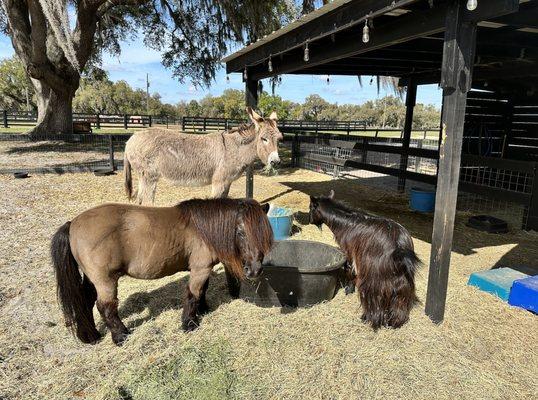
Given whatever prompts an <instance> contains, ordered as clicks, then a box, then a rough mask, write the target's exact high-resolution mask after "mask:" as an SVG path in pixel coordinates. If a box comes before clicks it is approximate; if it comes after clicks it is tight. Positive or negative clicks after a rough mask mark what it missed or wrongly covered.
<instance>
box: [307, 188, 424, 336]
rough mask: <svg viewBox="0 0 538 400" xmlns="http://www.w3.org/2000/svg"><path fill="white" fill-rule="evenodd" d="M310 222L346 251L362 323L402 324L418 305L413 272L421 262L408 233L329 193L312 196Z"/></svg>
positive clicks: (397, 325)
mask: <svg viewBox="0 0 538 400" xmlns="http://www.w3.org/2000/svg"><path fill="white" fill-rule="evenodd" d="M310 223H311V224H315V225H317V226H318V227H319V228H321V225H322V224H325V225H327V226H328V227H329V229H330V230H331V231H332V232H333V233H334V236H335V239H336V241H337V243H338V245H339V246H340V248H341V249H342V250H343V251H344V253H346V256H347V259H348V263H349V264H351V268H352V270H353V272H354V275H355V276H354V278H353V280H354V282H353V283H354V285H355V286H356V288H357V290H358V292H359V298H360V301H361V305H362V308H363V310H364V311H363V315H362V317H361V319H362V320H363V321H366V322H369V323H370V324H371V325H372V327H373V328H374V329H378V328H379V327H381V326H385V327H392V328H399V327H400V326H402V325H403V324H405V323H406V322H407V320H408V319H409V312H410V311H411V308H412V307H413V305H414V304H415V303H416V302H417V301H418V299H417V296H416V294H415V271H416V270H417V268H418V267H419V266H420V264H421V262H420V260H419V259H418V257H417V255H416V254H415V251H414V248H413V240H412V239H411V235H410V234H409V232H408V231H407V230H406V229H405V228H404V227H403V226H401V225H400V224H398V223H396V222H395V221H392V220H390V219H387V218H382V217H376V216H373V215H370V214H367V213H366V212H364V211H361V210H355V209H352V208H350V207H347V206H346V205H344V204H342V203H340V202H338V201H335V200H334V192H333V191H332V190H331V193H330V194H329V196H327V197H324V196H322V197H313V196H311V197H310ZM346 293H348V290H347V288H346Z"/></svg>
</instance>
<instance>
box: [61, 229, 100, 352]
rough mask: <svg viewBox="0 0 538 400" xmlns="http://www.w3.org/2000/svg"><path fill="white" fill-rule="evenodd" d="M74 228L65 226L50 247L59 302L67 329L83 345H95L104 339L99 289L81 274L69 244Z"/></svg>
mask: <svg viewBox="0 0 538 400" xmlns="http://www.w3.org/2000/svg"><path fill="white" fill-rule="evenodd" d="M70 226H71V222H66V223H65V224H63V225H62V226H61V227H60V228H59V229H58V231H56V233H55V234H54V236H53V237H52V243H51V246H50V254H51V257H52V264H53V266H54V272H55V275H56V284H57V295H58V302H59V303H60V307H61V309H62V311H63V314H64V318H65V324H66V326H68V327H69V328H70V329H71V330H72V331H73V333H75V334H76V336H77V337H78V338H79V339H80V340H81V341H82V342H84V343H94V342H96V341H97V340H98V339H99V338H100V334H99V332H98V331H97V329H96V328H95V321H94V319H93V312H92V310H93V304H94V303H95V300H96V297H97V295H96V291H95V286H94V285H93V284H92V283H91V282H90V280H89V279H88V278H87V277H86V276H81V275H80V273H79V271H78V264H77V262H76V260H75V258H74V257H73V253H72V252H71V245H70V243H69V228H70Z"/></svg>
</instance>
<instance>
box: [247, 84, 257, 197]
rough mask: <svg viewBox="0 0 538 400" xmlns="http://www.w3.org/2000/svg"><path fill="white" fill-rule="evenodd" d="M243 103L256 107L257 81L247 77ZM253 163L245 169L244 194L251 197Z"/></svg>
mask: <svg viewBox="0 0 538 400" xmlns="http://www.w3.org/2000/svg"><path fill="white" fill-rule="evenodd" d="M245 104H246V106H247V107H252V109H256V108H257V107H258V81H257V80H253V79H247V80H246V82H245ZM253 169H254V167H253V165H249V166H248V167H247V169H246V172H245V176H246V190H245V191H246V196H245V197H247V198H249V199H251V198H253V197H254V172H253Z"/></svg>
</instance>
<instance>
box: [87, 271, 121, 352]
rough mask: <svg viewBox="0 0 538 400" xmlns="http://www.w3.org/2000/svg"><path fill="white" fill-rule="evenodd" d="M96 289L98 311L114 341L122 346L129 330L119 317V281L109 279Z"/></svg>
mask: <svg viewBox="0 0 538 400" xmlns="http://www.w3.org/2000/svg"><path fill="white" fill-rule="evenodd" d="M95 287H96V289H97V309H98V310H99V313H101V317H102V318H103V320H104V321H105V324H106V326H107V328H108V329H110V333H111V334H112V341H113V342H114V343H115V344H116V345H118V346H121V345H122V344H123V342H124V341H125V339H127V335H128V334H129V330H128V329H127V328H126V327H125V325H123V322H121V319H120V317H119V315H118V280H117V279H108V280H106V281H102V282H99V283H96V285H95Z"/></svg>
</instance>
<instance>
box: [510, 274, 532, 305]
mask: <svg viewBox="0 0 538 400" xmlns="http://www.w3.org/2000/svg"><path fill="white" fill-rule="evenodd" d="M508 304H510V305H512V306H517V307H521V308H524V309H526V310H529V311H532V312H534V313H538V275H536V276H531V277H529V278H525V279H518V280H515V281H514V284H513V285H512V290H511V291H510V296H509V297H508Z"/></svg>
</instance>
